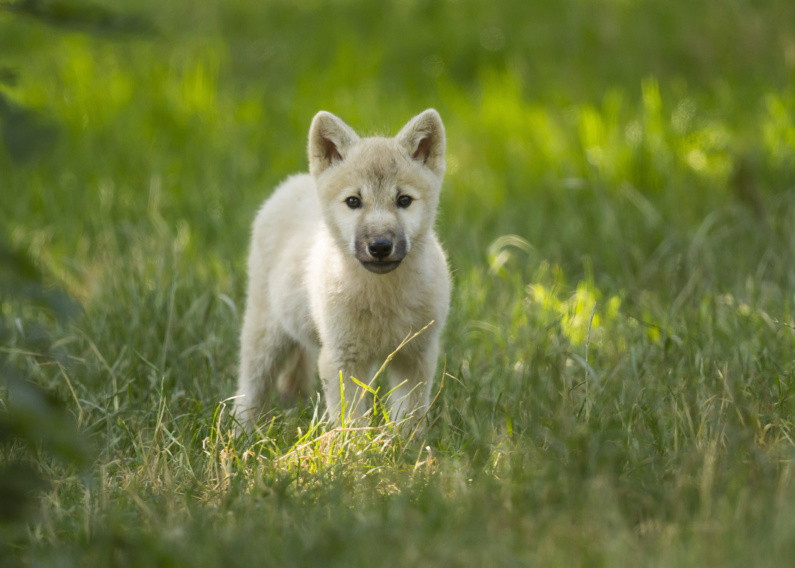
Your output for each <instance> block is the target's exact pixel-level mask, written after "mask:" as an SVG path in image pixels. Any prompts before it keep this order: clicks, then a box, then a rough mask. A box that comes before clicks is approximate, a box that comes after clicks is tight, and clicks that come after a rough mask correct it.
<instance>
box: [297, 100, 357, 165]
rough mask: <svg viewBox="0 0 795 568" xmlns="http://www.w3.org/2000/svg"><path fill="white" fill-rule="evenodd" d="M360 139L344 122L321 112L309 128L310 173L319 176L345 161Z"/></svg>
mask: <svg viewBox="0 0 795 568" xmlns="http://www.w3.org/2000/svg"><path fill="white" fill-rule="evenodd" d="M358 139H359V136H357V134H356V133H355V132H354V131H353V129H352V128H351V127H350V126H348V125H347V124H345V123H344V122H343V121H342V120H340V119H339V118H337V117H336V116H334V115H333V114H331V113H330V112H326V111H324V110H321V111H320V112H319V113H317V114H316V115H315V118H313V119H312V126H310V127H309V149H308V153H309V172H310V173H311V174H312V175H313V176H318V175H320V174H321V173H323V172H324V171H325V170H326V169H328V168H329V167H331V166H333V165H334V164H336V163H338V162H341V161H342V160H344V159H345V155H346V154H347V153H348V148H350V146H351V145H352V144H353V143H354V142H356V141H357V140H358Z"/></svg>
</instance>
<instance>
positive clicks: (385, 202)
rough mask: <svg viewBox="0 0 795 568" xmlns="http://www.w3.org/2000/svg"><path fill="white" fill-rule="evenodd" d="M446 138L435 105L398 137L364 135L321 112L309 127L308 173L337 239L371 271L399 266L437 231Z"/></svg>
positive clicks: (387, 269) (330, 115) (412, 121)
mask: <svg viewBox="0 0 795 568" xmlns="http://www.w3.org/2000/svg"><path fill="white" fill-rule="evenodd" d="M444 149H445V137H444V126H443V125H442V119H441V118H440V117H439V113H437V112H436V111H435V110H433V109H428V110H426V111H425V112H423V113H421V114H419V115H417V116H415V117H414V118H412V119H411V120H410V121H409V122H408V124H406V126H404V127H403V129H402V130H401V131H400V132H399V133H398V135H397V136H395V137H394V138H380V137H375V138H359V136H358V135H357V134H356V133H355V132H354V131H353V129H351V127H350V126H348V125H347V124H345V123H344V122H343V121H342V120H340V119H339V118H337V117H336V116H334V115H333V114H331V113H328V112H324V111H321V112H319V113H317V115H315V118H314V119H313V120H312V126H311V127H310V129H309V171H310V172H311V174H312V176H313V177H314V178H315V185H316V187H317V192H318V197H319V199H320V203H321V207H322V210H323V219H324V221H325V223H326V225H327V226H328V228H329V230H330V231H331V234H332V235H333V236H334V239H335V240H336V242H337V243H338V245H339V246H340V247H342V248H343V250H348V251H349V252H350V253H351V254H352V255H353V256H354V257H355V258H356V259H357V260H358V261H359V262H360V263H361V264H362V266H364V267H365V268H366V269H367V270H369V271H370V272H374V273H376V274H386V273H387V272H391V271H393V270H395V269H396V268H397V267H398V266H399V265H400V263H401V262H402V261H403V259H404V258H405V257H406V255H408V254H410V252H411V249H412V248H413V247H422V246H423V245H424V244H425V240H426V238H427V236H428V235H429V234H430V232H431V230H432V227H433V221H434V218H435V217H436V208H437V206H438V204H439V191H440V189H441V186H442V179H443V177H444V170H445V162H444Z"/></svg>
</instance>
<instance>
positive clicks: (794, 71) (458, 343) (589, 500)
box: [0, 0, 795, 566]
mask: <svg viewBox="0 0 795 568" xmlns="http://www.w3.org/2000/svg"><path fill="white" fill-rule="evenodd" d="M102 5H105V6H107V7H108V9H109V10H110V12H109V13H108V14H109V15H108V14H105V15H104V16H103V14H104V12H102V11H101V10H99V9H96V8H95V9H94V11H85V10H80V9H77V8H69V6H78V4H73V3H72V2H71V1H70V2H68V3H61V4H51V3H49V2H42V3H40V4H37V3H24V2H21V3H16V4H14V3H9V2H2V1H0V96H1V97H2V101H0V102H2V104H0V127H2V141H3V142H2V145H0V214H1V215H2V216H1V217H0V223H1V225H0V227H2V229H3V235H2V236H3V237H5V239H6V240H7V241H8V242H9V243H10V244H11V246H12V247H14V248H15V249H18V250H23V251H25V252H26V253H27V254H29V255H30V256H31V257H32V258H33V259H34V260H35V261H36V263H37V265H38V266H40V267H41V268H42V270H44V272H45V273H46V274H48V275H49V277H48V278H49V280H48V282H49V283H50V284H53V285H58V286H61V287H63V288H64V289H65V290H66V291H68V292H69V293H70V294H71V295H72V296H74V297H75V298H77V299H78V301H79V302H80V303H81V305H82V306H83V312H82V314H81V315H80V316H78V317H76V318H72V319H70V320H66V321H63V320H54V319H53V318H51V317H49V316H48V315H47V314H46V313H45V312H46V310H43V309H42V308H41V307H37V305H31V304H25V303H21V302H20V301H18V297H17V296H15V295H12V294H10V293H8V291H7V290H6V289H5V288H0V289H2V290H4V292H3V293H4V294H5V295H4V296H2V297H0V315H1V316H2V318H0V319H1V320H2V322H3V327H2V328H0V337H5V338H6V339H5V340H4V341H5V343H4V344H3V345H2V346H0V349H2V356H3V357H4V358H7V360H8V362H9V363H10V365H11V366H12V367H13V368H14V369H16V370H17V371H18V372H19V374H21V375H23V376H25V377H27V378H28V379H30V380H31V381H33V382H35V383H36V384H38V385H41V386H42V387H44V388H45V389H47V391H48V392H50V393H52V395H53V396H54V397H55V398H56V399H57V400H58V401H59V402H60V406H62V407H64V408H66V409H67V411H68V412H69V413H70V414H71V415H73V418H74V422H76V423H77V425H78V427H79V430H80V431H81V433H82V435H83V437H84V438H85V439H87V441H88V443H89V444H90V445H91V447H92V448H93V450H92V453H91V456H92V457H91V459H90V460H89V462H88V465H81V464H80V463H79V462H75V461H74V460H70V459H69V457H70V455H69V454H68V452H67V453H66V459H64V457H63V456H64V453H63V452H59V451H57V448H56V450H55V451H53V450H52V447H51V446H47V445H46V444H45V445H44V446H43V447H42V446H39V445H37V444H35V443H29V441H28V442H26V441H24V440H15V441H14V440H11V441H8V440H7V441H6V442H5V444H4V445H2V446H0V464H2V465H8V464H11V463H16V462H19V461H22V462H25V463H28V464H32V465H33V467H34V469H35V470H37V471H38V472H39V474H40V476H41V477H43V478H44V479H46V480H47V484H46V486H45V488H44V489H43V490H42V491H40V492H39V493H37V496H38V497H37V500H36V502H35V506H34V507H33V509H32V510H31V511H30V512H29V515H28V516H27V517H25V518H24V519H23V520H20V519H17V520H13V521H8V520H6V521H2V519H0V560H2V561H5V562H9V563H11V564H12V565H14V564H15V563H16V564H18V565H36V566H158V565H159V566H182V565H185V566H218V565H225V566H246V565H272V566H303V565H312V566H314V565H324V566H342V565H352V566H359V565H361V566H364V565H378V566H492V565H493V566H502V565H505V566H518V565H522V566H524V565H541V566H557V565H560V566H570V565H596V566H633V565H634V566H717V565H730V566H733V565H736V566H749V565H752V566H788V565H790V563H791V559H792V557H793V555H794V554H795V481H793V460H794V459H795V442H793V440H794V439H795V313H793V311H794V310H795V296H793V294H794V293H795V268H793V267H795V236H794V235H795V233H793V227H795V195H794V194H793V188H794V187H795V4H793V3H792V2H790V1H784V0H774V1H770V2H741V1H718V0H705V1H703V2H697V3H693V2H684V1H683V0H681V1H680V0H674V1H670V2H664V3H663V2H651V1H644V0H640V1H637V2H622V1H618V0H613V1H610V0H600V1H593V2H585V1H575V0H563V1H559V2H518V1H517V2H508V1H502V0H500V1H496V2H489V3H476V2H468V1H463V0H459V1H457V2H453V1H450V2H395V3H386V4H378V3H366V2H363V1H358V0H350V1H336V2H328V3H320V2H303V3H302V2H298V3H296V2H288V1H281V0H275V1H271V2H251V1H246V0H235V1H226V2H214V1H209V2H202V3H193V2H183V1H173V2H166V3H163V2H150V1H146V2H115V3H110V2H107V3H106V2H103V3H102ZM14 6H16V8H15V9H13V10H10V9H8V8H9V7H14ZM20 6H21V7H22V8H25V9H27V10H28V12H30V10H34V11H35V9H41V7H43V9H41V10H40V12H39V13H38V15H37V14H33V15H31V14H30V13H27V12H26V11H25V9H22V8H20ZM53 6H55V7H53ZM94 6H97V5H94ZM26 7H27V8H26ZM37 7H38V8H37ZM48 22H49V23H48ZM430 106H432V107H435V108H436V109H437V110H439V112H440V113H441V115H442V118H443V120H444V122H445V126H446V128H447V135H448V175H447V178H446V181H445V186H444V191H443V198H442V204H441V214H440V220H439V232H440V235H441V237H442V240H443V241H444V243H445V246H446V249H447V251H448V253H449V257H450V265H451V268H452V271H453V276H454V281H455V288H454V295H453V302H452V310H451V316H450V319H449V321H448V325H447V329H446V331H445V335H444V342H445V347H444V352H443V360H442V361H441V362H440V367H439V371H438V375H437V380H436V383H435V386H434V392H438V393H439V394H438V398H437V399H436V401H435V403H434V405H433V407H432V409H431V411H430V413H429V415H428V426H427V427H426V428H425V429H424V430H423V431H422V432H421V433H420V434H418V435H417V436H415V437H413V438H412V437H411V435H410V433H409V432H405V431H402V430H398V431H395V430H393V429H392V428H391V427H389V426H386V425H384V424H383V422H382V421H381V422H379V421H378V420H373V421H372V422H371V423H370V424H354V425H348V427H347V428H342V429H334V428H332V426H330V425H328V424H326V423H324V422H323V420H322V412H323V404H322V400H319V399H317V398H314V399H312V400H311V401H310V402H309V403H307V404H306V405H305V406H303V407H295V408H293V407H286V406H279V407H277V408H276V409H275V410H274V412H273V413H271V414H270V415H269V416H267V417H265V419H264V420H263V423H262V429H261V432H260V433H259V434H258V435H252V436H248V437H245V436H244V437H241V438H239V439H234V438H233V437H232V436H231V433H230V431H229V429H228V424H227V422H226V421H225V420H224V417H225V416H228V409H227V407H226V405H225V403H224V402H223V401H224V400H226V399H227V398H228V397H230V396H232V395H233V394H234V390H235V380H236V370H237V360H236V359H237V338H238V333H239V327H240V323H241V322H240V319H241V313H242V310H243V307H244V300H245V298H244V285H245V257H246V248H247V243H248V237H249V229H250V224H251V222H252V220H253V217H254V213H255V211H256V208H257V207H258V206H259V204H260V203H261V201H262V200H263V199H264V198H265V197H266V196H267V195H268V193H269V192H270V191H271V189H272V188H273V187H274V186H275V184H277V183H278V182H279V181H280V180H281V179H283V178H284V177H286V176H287V175H289V174H291V173H294V172H296V171H300V170H303V169H305V168H306V159H305V146H306V135H307V131H308V127H309V122H310V120H311V118H312V116H313V115H314V113H315V112H316V111H317V110H320V109H325V110H329V111H332V112H334V113H335V114H337V115H339V116H340V117H342V118H343V119H345V120H346V121H348V122H349V123H350V124H351V125H352V126H354V128H356V129H357V130H360V131H364V132H382V133H387V134H393V133H395V132H396V131H397V129H398V128H400V126H402V125H403V124H404V123H405V121H406V120H408V119H409V118H410V117H411V116H412V115H413V114H416V113H417V112H419V111H421V110H423V109H424V108H426V107H430ZM0 276H2V275H0ZM594 306H595V308H594ZM592 315H593V319H591V318H592ZM3 334H4V335H3ZM9 368H11V367H9ZM14 404H15V401H14V398H13V396H10V395H9V394H8V391H7V390H0V408H9V409H13V407H14ZM58 424H60V423H58ZM48 448H49V449H48ZM59 456H60V457H59ZM0 512H2V511H0ZM0 517H2V515H0Z"/></svg>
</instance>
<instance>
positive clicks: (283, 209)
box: [237, 110, 450, 421]
mask: <svg viewBox="0 0 795 568" xmlns="http://www.w3.org/2000/svg"><path fill="white" fill-rule="evenodd" d="M444 146H445V140H444V127H443V126H442V122H441V119H440V118H439V115H438V114H437V113H436V111H433V110H428V111H425V112H424V113H422V114H420V115H418V116H416V117H415V118H413V119H412V120H411V121H409V123H408V124H407V125H406V126H405V127H404V128H403V129H402V130H401V131H400V133H399V134H398V135H397V136H396V137H395V138H359V137H358V135H356V133H355V132H354V131H353V130H352V129H351V128H350V127H349V126H347V125H346V124H345V123H343V122H342V121H341V120H340V119H338V118H337V117H335V116H334V115H332V114H330V113H326V112H320V113H318V114H317V115H316V116H315V118H314V120H313V121H312V126H311V128H310V134H309V144H308V154H309V162H310V171H311V176H308V175H301V176H295V177H292V178H289V179H288V180H287V181H285V182H284V183H283V184H282V185H281V186H279V187H278V188H277V189H276V191H275V192H274V194H273V195H272V196H271V197H270V198H269V199H268V200H267V201H266V202H265V204H264V205H263V207H262V209H261V210H260V213H259V215H258V216H257V220H256V221H255V223H254V234H253V238H252V246H251V254H250V256H249V289H248V303H247V307H246V315H245V319H244V324H243V332H242V335H241V369H240V384H239V391H238V395H239V398H238V399H237V413H238V416H239V418H240V419H241V420H242V421H248V420H250V419H251V418H253V417H254V416H255V415H256V413H257V412H258V411H259V410H260V409H261V407H262V406H263V404H264V403H265V401H266V400H267V398H268V392H269V391H270V388H271V386H272V385H273V384H275V382H276V380H277V378H278V385H280V391H281V392H282V393H283V394H284V393H294V392H296V393H297V392H301V393H307V392H308V391H309V390H311V378H312V374H313V373H314V366H313V364H312V362H314V361H315V360H317V362H318V370H319V372H320V377H321V380H322V383H323V387H324V391H325V394H326V403H327V405H328V408H329V410H330V411H331V412H332V413H333V414H335V415H339V412H340V384H339V374H340V372H342V374H343V377H344V381H343V384H344V388H345V392H346V393H348V394H346V397H349V400H350V397H351V396H352V395H353V391H354V390H355V389H354V384H353V382H352V381H351V380H350V377H351V376H354V377H356V378H357V379H358V380H360V381H363V382H369V379H370V376H371V372H372V368H373V366H374V365H378V364H380V363H381V362H383V360H385V359H386V357H387V356H388V355H389V354H390V353H391V352H392V351H394V350H395V348H396V347H397V346H398V345H399V344H400V342H401V341H402V339H403V338H405V337H406V335H407V334H408V333H410V332H412V331H417V330H419V329H421V328H422V327H424V326H425V325H426V324H428V323H429V322H430V321H431V320H433V321H435V324H434V325H433V326H432V327H431V328H430V329H429V330H428V331H426V332H425V333H424V334H422V335H421V336H419V337H418V338H417V339H415V340H414V342H412V343H411V344H410V345H409V346H408V347H407V348H406V349H404V350H402V351H401V352H400V353H399V354H398V356H397V357H396V358H395V360H394V361H393V363H392V364H391V370H390V381H391V382H392V383H393V386H397V385H398V384H400V383H404V384H403V386H402V387H400V388H398V389H397V391H396V394H395V396H394V400H393V402H394V407H393V410H394V412H395V417H396V418H398V417H400V416H402V415H404V414H405V413H406V412H419V411H420V410H421V409H423V408H425V407H426V406H427V403H428V395H429V392H430V390H429V389H430V386H431V381H432V378H433V372H434V369H435V367H436V359H437V356H438V348H439V334H440V332H441V329H442V327H443V325H444V321H445V319H446V317H447V311H448V305H449V296H450V281H449V275H448V272H447V264H446V260H445V256H444V252H443V251H442V248H441V246H440V245H439V242H438V240H437V238H436V235H435V234H434V232H433V223H434V219H435V217H436V209H437V206H438V203H439V191H440V189H441V182H442V178H443V175H444V168H445V165H444ZM399 196H404V199H405V196H408V197H410V205H408V206H401V205H400V203H401V201H399V200H398V197H399ZM349 198H354V203H358V206H357V207H351V205H350V202H349ZM378 242H381V243H382V244H383V243H384V242H386V243H389V244H390V245H391V247H392V248H391V249H390V252H389V255H388V256H385V257H384V256H383V252H382V253H379V252H378V250H377V249H376V248H373V247H374V246H375V245H376V244H377V243H378ZM373 251H375V253H374V252H373ZM374 254H375V256H374ZM364 409H365V407H364V406H361V405H360V406H359V408H358V409H356V411H355V413H356V414H361V413H362V412H363V411H364ZM348 410H349V411H350V408H349V409H348Z"/></svg>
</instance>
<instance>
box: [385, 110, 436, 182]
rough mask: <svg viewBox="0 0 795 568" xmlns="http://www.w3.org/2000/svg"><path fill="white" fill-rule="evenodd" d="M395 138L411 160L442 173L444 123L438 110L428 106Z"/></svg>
mask: <svg viewBox="0 0 795 568" xmlns="http://www.w3.org/2000/svg"><path fill="white" fill-rule="evenodd" d="M395 138H396V139H397V141H398V142H399V143H400V145H401V146H403V147H404V148H405V149H406V151H407V152H408V153H409V156H411V158H412V159H413V160H416V161H418V162H420V163H422V164H424V165H425V166H427V167H428V168H430V170H431V171H432V172H433V173H435V174H436V175H437V176H439V177H441V176H443V175H444V170H445V162H444V146H445V139H444V125H443V124H442V118H441V117H440V116H439V113H438V112H436V111H435V110H434V109H432V108H429V109H428V110H426V111H424V112H422V113H420V114H418V115H417V116H415V117H414V118H412V119H411V120H410V121H409V122H408V124H406V126H404V127H403V129H402V130H401V131H400V132H399V133H398V135H397V136H396V137H395Z"/></svg>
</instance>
